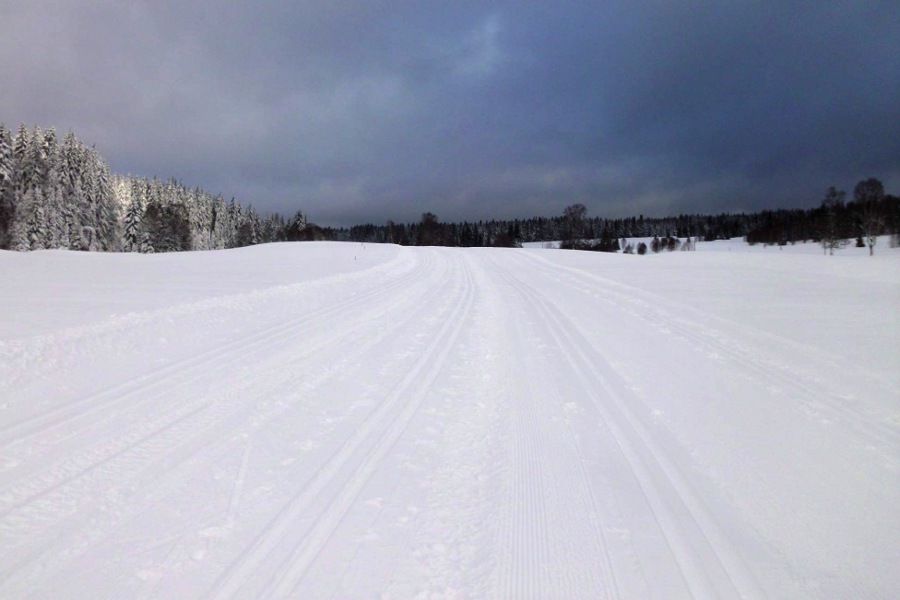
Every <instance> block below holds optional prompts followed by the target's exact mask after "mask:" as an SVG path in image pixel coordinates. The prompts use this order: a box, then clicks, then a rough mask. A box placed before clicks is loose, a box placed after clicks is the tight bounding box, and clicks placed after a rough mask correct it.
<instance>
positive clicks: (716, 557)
mask: <svg viewBox="0 0 900 600" xmlns="http://www.w3.org/2000/svg"><path fill="white" fill-rule="evenodd" d="M504 278H505V279H506V281H507V282H508V283H509V284H510V285H511V286H512V287H513V288H514V289H516V290H518V292H519V293H520V294H521V296H522V297H523V298H524V299H525V300H526V301H527V302H528V303H529V304H530V305H531V306H532V307H533V308H534V309H535V312H536V314H539V315H541V316H542V317H543V319H544V320H545V321H546V323H547V324H548V326H549V330H550V331H551V333H552V336H553V337H554V339H555V341H556V343H557V345H558V349H559V351H560V352H561V353H562V354H563V355H564V356H565V357H566V359H567V361H568V362H569V364H570V365H571V366H572V368H573V371H574V374H575V375H576V376H577V377H578V379H579V380H580V383H581V385H582V387H583V389H584V390H585V393H586V394H587V395H588V396H589V397H590V399H591V401H592V406H593V408H594V409H595V410H596V411H597V414H598V416H599V417H600V418H601V421H602V422H603V424H604V425H605V426H606V428H607V430H608V431H609V432H610V435H611V436H612V438H613V440H614V441H615V443H616V445H617V446H618V448H619V449H620V451H621V455H622V457H623V459H624V460H625V461H626V462H627V464H628V465H629V468H630V470H631V472H632V473H633V474H634V477H635V479H636V480H637V482H638V484H639V486H640V488H641V490H642V491H643V495H644V498H645V500H646V502H647V505H648V506H649V507H650V510H651V511H652V514H653V517H654V519H655V521H656V522H657V524H658V526H659V528H660V531H661V532H662V534H663V536H664V538H665V540H666V542H667V544H668V546H669V550H670V553H671V555H672V557H673V559H674V560H675V562H676V564H677V565H678V568H679V571H680V573H681V577H682V578H683V580H684V582H685V585H686V586H687V588H688V590H689V591H690V593H691V594H692V595H693V596H694V597H698V598H707V597H721V596H724V597H739V598H763V597H764V594H763V592H762V590H761V588H760V587H759V585H758V583H757V582H756V580H755V578H754V577H753V575H752V574H751V573H750V571H749V569H748V568H747V566H746V565H745V564H744V562H743V560H742V559H741V558H740V556H739V555H738V554H737V553H736V552H735V551H734V550H733V548H732V547H731V545H730V543H729V542H728V541H727V538H726V536H725V534H724V533H723V532H722V531H721V529H720V528H719V527H718V526H717V525H716V523H715V519H714V517H713V516H712V515H711V514H710V513H709V510H708V509H707V508H705V505H704V503H703V501H702V500H701V499H700V497H699V496H698V494H697V493H696V492H694V491H693V490H692V488H691V486H690V484H689V483H688V482H687V480H686V479H685V478H684V476H683V475H682V474H681V472H680V469H679V468H678V467H677V466H676V465H675V464H674V463H673V462H672V461H671V460H670V459H669V458H668V457H667V456H666V454H665V453H664V451H663V450H662V449H661V448H659V447H658V445H657V443H656V442H655V441H654V440H653V437H652V435H651V434H650V433H649V431H648V430H647V429H646V426H645V425H643V424H642V423H641V422H640V421H639V419H638V418H637V416H636V415H635V414H634V413H633V412H632V411H631V410H630V408H629V403H633V402H634V401H635V399H633V398H631V397H630V396H631V393H630V392H629V391H628V388H627V386H626V385H625V384H624V382H622V381H618V376H617V375H616V374H615V371H614V369H613V368H612V367H611V366H610V365H609V364H608V363H607V362H606V361H605V360H604V359H603V358H602V357H601V356H600V355H599V354H598V353H597V351H596V350H595V349H594V348H593V346H592V345H591V343H590V342H589V341H588V340H587V339H585V338H584V337H583V336H582V335H581V334H580V333H579V332H578V331H577V329H576V328H575V327H573V326H572V324H571V323H570V322H569V321H568V319H566V317H564V316H563V315H562V314H560V313H559V311H558V310H557V309H556V308H555V307H554V306H552V304H551V303H549V302H548V301H547V300H545V299H544V298H542V297H541V296H540V295H539V294H537V293H536V292H535V291H533V290H532V289H531V288H530V287H528V286H527V285H526V284H524V283H523V282H521V281H520V280H518V279H517V278H515V277H514V276H512V275H509V274H504ZM598 392H600V393H598Z"/></svg>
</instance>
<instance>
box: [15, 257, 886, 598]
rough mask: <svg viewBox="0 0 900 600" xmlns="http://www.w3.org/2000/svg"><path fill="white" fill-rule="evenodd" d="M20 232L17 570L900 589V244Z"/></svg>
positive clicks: (373, 584) (204, 591) (447, 588)
mask: <svg viewBox="0 0 900 600" xmlns="http://www.w3.org/2000/svg"><path fill="white" fill-rule="evenodd" d="M718 244H719V245H718V246H716V245H715V244H710V245H708V246H707V248H708V249H710V250H712V251H707V252H681V253H669V254H664V255H654V256H645V257H637V256H625V255H605V254H596V253H587V252H572V251H560V250H544V249H458V248H400V247H397V246H388V245H383V246H373V245H361V244H351V243H344V244H337V243H306V244H272V245H266V246H260V247H254V248H245V249H239V250H229V251H217V252H209V253H197V254H182V255H156V256H153V255H147V256H141V255H115V254H109V255H96V254H86V253H75V252H69V253H67V252H62V251H40V252H33V253H27V254H19V253H10V252H2V253H0V273H2V274H3V278H4V280H5V283H4V284H3V288H2V290H0V311H2V313H0V597H2V598H222V599H224V598H236V599H237V598H303V599H306V598H339V599H343V598H384V599H395V598H565V599H569V598H591V599H593V598H605V599H631V598H634V599H643V598H658V599H667V600H668V599H678V598H747V599H755V598H890V597H898V596H900V570H898V569H897V568H896V565H898V564H900V510H898V506H900V375H898V373H900V368H898V367H900V324H898V311H897V308H896V307H897V301H898V300H900V278H898V277H897V276H896V273H897V272H900V270H898V267H900V250H897V249H889V248H887V245H886V244H885V246H884V247H882V248H881V250H880V252H879V255H876V256H875V257H871V258H869V257H866V256H863V255H862V254H859V255H852V254H850V253H847V255H845V256H838V257H824V256H821V254H820V251H816V250H815V248H812V249H802V248H796V249H791V248H788V249H787V251H779V250H777V249H774V248H773V249H768V251H763V250H761V249H760V250H758V251H750V250H749V249H747V250H745V251H742V248H744V247H743V246H742V245H740V244H737V243H734V242H732V243H726V242H722V243H718Z"/></svg>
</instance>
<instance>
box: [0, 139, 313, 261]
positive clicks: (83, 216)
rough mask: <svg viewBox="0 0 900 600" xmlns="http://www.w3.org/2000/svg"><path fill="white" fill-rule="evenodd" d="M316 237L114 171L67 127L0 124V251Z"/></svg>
mask: <svg viewBox="0 0 900 600" xmlns="http://www.w3.org/2000/svg"><path fill="white" fill-rule="evenodd" d="M316 236H318V237H321V234H319V233H318V231H317V230H316V229H315V228H312V227H310V226H309V225H308V223H307V221H306V217H305V215H304V214H303V213H302V212H301V211H298V212H297V213H296V214H295V215H294V216H293V217H292V218H291V219H289V220H285V218H284V217H282V216H281V215H268V216H264V217H263V216H260V215H259V214H257V213H256V211H255V210H254V209H253V207H252V206H250V207H248V208H246V209H245V208H244V207H243V206H241V205H240V204H239V203H238V202H237V201H236V200H235V199H234V198H232V199H231V200H230V201H227V202H226V200H225V199H224V198H223V197H222V196H221V195H213V194H210V193H208V192H205V191H203V190H201V189H199V188H188V187H186V186H184V185H182V184H180V183H179V182H177V181H174V180H169V181H160V180H158V179H155V178H154V179H146V178H136V177H130V176H122V175H114V174H112V173H111V172H110V168H109V165H108V164H107V163H106V162H105V161H104V160H103V159H102V158H101V157H100V155H99V154H98V153H97V151H96V150H94V149H93V148H88V147H87V146H86V145H85V144H83V143H82V142H81V141H79V140H78V139H77V138H76V137H75V134H74V133H71V132H70V133H68V134H67V135H66V136H65V138H64V139H63V141H62V142H59V141H58V139H57V135H56V131H55V130H54V129H53V128H50V129H47V130H41V128H40V127H35V128H34V129H33V130H31V131H29V130H28V129H27V128H26V127H25V125H22V126H20V127H19V130H18V132H17V133H16V134H15V135H12V133H11V132H10V130H9V129H7V128H6V127H5V126H4V125H3V124H0V249H11V250H23V251H24V250H40V249H48V248H62V249H72V250H89V251H125V252H172V251H183V250H213V249H222V248H235V247H239V246H249V245H252V244H258V243H262V242H272V241H280V240H301V239H313V238H315V237H316Z"/></svg>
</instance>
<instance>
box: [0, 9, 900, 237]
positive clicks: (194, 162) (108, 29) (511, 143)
mask: <svg viewBox="0 0 900 600" xmlns="http://www.w3.org/2000/svg"><path fill="white" fill-rule="evenodd" d="M435 4H437V3H422V2H414V1H405V0H394V1H389V2H388V1H378V0H369V1H366V2H359V1H348V2H324V1H323V2H320V1H316V0H313V1H309V2H301V3H296V2H278V1H270V2H262V3H252V4H251V3H239V2H224V3H215V4H214V5H213V4H211V3H207V2H196V1H192V0H181V1H178V2H176V1H171V0H165V1H159V0H155V1H153V2H149V1H147V2H141V1H134V2H127V3H124V2H118V1H116V2H112V1H109V0H103V1H96V2H91V3H87V4H85V3H72V2H67V1H64V0H47V1H42V0H33V1H30V2H17V3H14V5H13V6H12V7H11V8H9V9H6V11H7V13H8V15H7V17H6V18H5V19H4V21H5V24H6V27H5V28H4V29H5V31H4V33H3V35H2V36H0V56H3V57H4V59H3V60H2V61H0V82H2V83H0V121H2V122H5V123H6V124H7V125H9V126H11V127H14V126H16V125H17V124H18V123H19V122H20V121H24V122H26V123H28V124H39V125H42V126H51V125H52V126H56V127H57V128H58V129H61V130H68V129H73V130H75V132H76V133H77V134H78V136H79V137H80V138H81V139H83V140H85V141H87V142H88V143H94V144H96V145H97V147H98V149H99V150H100V152H101V154H103V155H104V156H105V157H106V158H107V160H109V161H110V163H111V164H112V166H113V168H114V169H115V170H117V171H120V172H130V173H133V174H138V175H145V176H153V175H158V176H160V177H163V178H168V177H176V178H179V179H181V180H182V181H183V182H184V183H186V184H188V185H199V186H201V187H203V188H205V189H207V190H209V191H211V192H216V193H217V192H221V193H223V194H225V195H227V196H231V195H233V196H236V197H238V198H239V199H241V200H242V201H244V202H247V201H251V202H253V203H254V206H256V207H257V208H258V209H259V210H261V211H263V212H265V211H279V212H284V213H290V212H293V210H295V209H296V208H303V209H304V210H306V211H307V212H308V213H309V215H310V216H311V218H312V220H314V221H316V222H319V223H323V224H344V225H347V224H353V223H360V222H367V221H372V222H383V221H385V220H387V219H393V220H398V221H406V220H414V219H416V218H417V217H418V215H420V214H421V213H422V212H424V211H431V212H434V213H437V214H438V215H439V216H440V217H441V218H443V219H447V220H462V219H469V220H472V219H482V218H492V217H497V218H507V217H516V216H533V215H539V214H543V215H552V214H558V213H559V212H561V211H562V208H563V207H564V206H566V205H568V204H571V203H573V202H583V203H584V204H585V205H586V206H588V209H589V212H590V214H593V215H600V216H630V215H632V214H638V213H643V214H646V215H663V214H670V213H682V212H710V211H732V210H753V209H758V208H763V207H775V206H808V205H811V204H814V203H817V202H818V201H819V200H820V198H821V196H823V195H824V191H825V189H826V188H827V187H828V186H829V185H837V186H839V187H844V188H845V189H848V190H849V189H851V188H852V186H853V185H854V184H855V182H856V181H858V180H859V179H862V178H865V177H869V176H875V177H879V178H881V179H882V181H884V183H885V184H886V187H887V188H888V191H891V192H894V193H897V191H898V189H897V188H898V187H900V161H898V157H900V108H898V107H900V102H898V101H897V99H898V97H900V67H898V66H897V65H898V63H897V59H896V57H897V56H900V37H898V36H897V35H896V32H897V30H898V26H900V9H898V8H897V7H896V4H895V3H893V2H886V1H885V2H878V1H855V2H854V1H843V2H837V1H835V2H829V1H827V0H822V1H820V2H799V1H798V2H783V3H776V5H772V3H757V2H741V1H739V2H729V3H714V4H718V6H716V5H711V4H710V3H706V2H690V1H688V2H678V3H671V2H665V1H662V0H644V1H635V0H632V1H629V2H626V1H608V2H602V3H597V2H588V1H584V2H579V1H568V2H566V1H563V2H558V3H554V4H553V6H552V7H551V6H550V5H549V3H547V2H528V1H526V2H521V1H520V2H492V3H485V2H471V1H468V0H461V1H459V2H454V3H441V4H447V5H448V6H444V7H441V6H432V5H435Z"/></svg>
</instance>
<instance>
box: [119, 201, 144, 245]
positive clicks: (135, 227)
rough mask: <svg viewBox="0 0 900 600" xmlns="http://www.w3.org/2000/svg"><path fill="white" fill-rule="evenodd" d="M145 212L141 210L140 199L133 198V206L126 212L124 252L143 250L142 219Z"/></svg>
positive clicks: (130, 205)
mask: <svg viewBox="0 0 900 600" xmlns="http://www.w3.org/2000/svg"><path fill="white" fill-rule="evenodd" d="M143 213H144V211H143V210H142V209H141V202H140V199H139V198H135V197H132V198H131V204H129V206H128V209H127V210H126V211H125V231H124V240H123V250H125V252H138V251H140V249H141V239H142V237H143V236H142V235H141V218H142V217H143Z"/></svg>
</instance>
